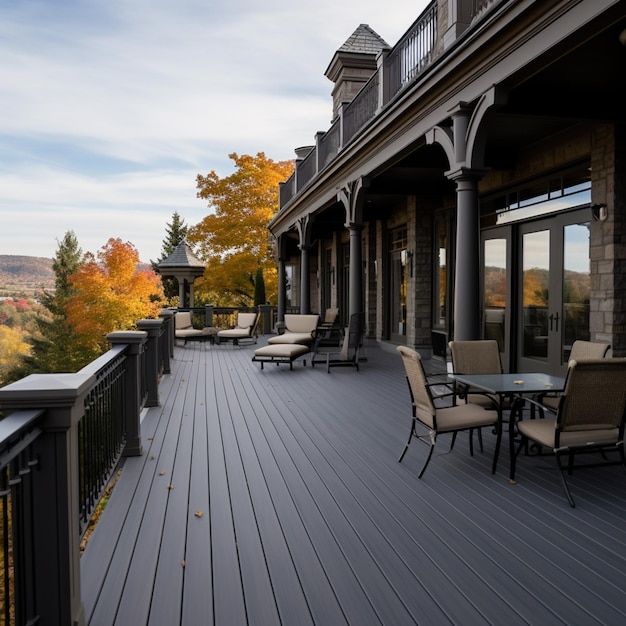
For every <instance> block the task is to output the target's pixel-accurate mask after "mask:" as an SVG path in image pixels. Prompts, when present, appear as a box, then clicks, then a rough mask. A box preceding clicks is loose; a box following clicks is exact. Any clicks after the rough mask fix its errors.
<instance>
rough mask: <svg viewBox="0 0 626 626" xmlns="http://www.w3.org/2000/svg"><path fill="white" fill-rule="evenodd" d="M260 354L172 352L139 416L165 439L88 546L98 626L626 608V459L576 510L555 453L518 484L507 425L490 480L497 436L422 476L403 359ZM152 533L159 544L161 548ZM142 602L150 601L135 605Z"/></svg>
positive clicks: (537, 615)
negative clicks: (275, 360)
mask: <svg viewBox="0 0 626 626" xmlns="http://www.w3.org/2000/svg"><path fill="white" fill-rule="evenodd" d="M262 343H263V342H262V340H260V342H259V344H260V345H262ZM253 350H254V346H250V347H247V348H233V347H231V346H229V347H224V346H222V347H210V346H208V345H206V346H205V345H204V344H188V346H187V348H184V349H182V348H179V349H177V350H176V353H175V359H174V362H173V366H172V375H170V376H168V377H165V378H166V379H165V380H164V381H163V382H164V383H165V384H163V383H162V386H161V388H160V391H161V390H162V391H163V395H162V398H161V399H162V406H161V407H155V408H152V409H150V410H149V411H148V413H147V415H146V417H145V418H144V423H143V424H142V431H143V435H144V437H145V438H147V437H148V436H153V439H152V440H151V441H144V447H145V449H146V452H145V454H144V456H143V457H139V458H131V459H127V462H126V464H125V466H124V470H123V471H122V477H121V478H120V481H119V483H118V486H117V487H116V489H115V490H114V492H113V496H112V498H111V501H110V503H109V506H108V507H107V510H105V514H104V515H103V518H102V520H101V522H100V523H99V525H98V528H97V529H96V533H95V534H94V538H92V540H91V542H90V544H89V546H88V548H87V553H86V555H85V556H86V557H87V558H85V557H83V563H84V564H85V567H88V566H90V565H91V564H93V563H96V562H97V564H98V566H97V567H96V568H95V569H94V571H95V573H91V572H89V573H87V572H84V573H83V577H82V578H83V588H85V587H86V586H87V585H92V584H93V585H94V586H95V587H96V589H97V590H93V589H92V588H91V587H90V589H89V590H88V591H87V590H85V592H84V594H83V595H84V597H85V604H86V608H87V612H88V616H91V615H92V613H93V619H92V621H91V622H90V623H91V624H107V626H108V625H109V624H112V623H113V621H111V620H109V621H107V620H108V619H109V618H110V616H111V615H115V614H116V613H117V614H118V617H119V619H118V621H117V623H119V624H124V625H126V624H132V626H135V624H146V623H148V621H147V620H148V614H149V615H150V617H151V622H150V623H152V624H154V625H156V626H160V625H161V624H163V625H164V626H170V625H171V624H174V623H179V622H178V621H177V619H178V617H177V616H179V615H182V618H181V621H180V623H181V624H184V625H187V624H213V623H215V624H216V625H218V626H223V625H224V624H227V625H228V626H230V624H240V623H241V624H246V623H250V624H252V623H258V624H272V626H273V624H274V623H282V624H291V623H294V617H295V619H296V620H297V619H298V618H299V617H302V618H303V619H301V620H299V621H298V623H306V621H309V620H310V623H317V624H333V625H334V624H343V623H346V624H359V625H360V624H369V623H382V624H393V626H395V625H396V624H403V623H415V622H419V623H437V624H439V623H485V624H487V623H491V624H500V623H503V621H506V623H511V624H516V623H529V624H544V623H581V620H583V621H584V623H590V624H591V623H605V624H613V623H620V622H621V621H623V619H624V617H626V599H625V597H624V593H623V589H624V588H626V550H625V546H626V528H625V525H624V524H623V519H624V515H625V512H626V478H625V476H624V472H623V471H622V470H621V469H620V468H603V469H600V470H585V471H581V472H580V473H578V472H575V474H574V476H573V477H572V478H571V479H570V484H571V486H572V491H573V493H574V497H575V498H576V500H577V503H578V507H577V508H576V509H570V507H569V506H568V504H567V501H566V500H565V498H564V495H563V493H562V488H561V485H560V483H559V478H558V474H557V473H556V471H555V470H553V469H550V470H546V469H545V468H544V467H545V465H546V463H544V462H543V461H545V462H547V464H548V466H550V465H549V464H550V463H553V460H552V459H543V460H538V459H536V458H533V459H530V458H528V459H527V458H520V460H519V467H518V479H519V483H518V484H516V485H509V484H508V446H507V445H506V444H507V434H506V433H505V434H504V436H503V448H502V451H501V458H500V464H499V469H498V474H497V475H496V476H492V475H491V473H490V464H491V453H492V446H493V439H494V438H493V437H492V436H491V435H487V434H486V433H485V435H484V438H485V453H484V454H481V453H480V452H478V451H475V455H474V457H470V456H469V452H468V439H467V437H459V438H458V439H457V442H456V445H455V448H454V450H453V451H452V453H451V454H441V453H442V452H447V450H448V447H449V439H443V440H442V441H438V445H437V450H436V452H435V455H437V456H436V458H433V459H432V461H431V463H430V465H429V468H428V470H427V472H426V474H425V476H424V478H423V479H422V480H418V479H417V473H418V471H419V469H420V468H421V464H422V463H423V460H424V458H425V457H424V455H425V453H426V451H427V448H426V446H424V445H422V444H420V443H419V442H417V441H414V442H412V444H411V447H410V448H409V451H408V452H407V455H406V456H405V459H404V461H403V463H402V464H399V463H397V456H398V454H399V452H400V451H401V449H402V447H403V446H404V443H405V441H406V436H407V434H408V427H409V424H410V399H409V394H408V388H407V386H406V381H405V379H404V374H403V370H402V367H401V361H400V359H399V357H397V355H396V354H395V353H392V352H387V351H384V350H379V349H377V348H376V347H374V346H372V347H371V348H370V349H368V361H367V362H366V363H364V364H363V367H362V368H361V371H360V372H356V371H355V370H354V369H352V368H336V369H333V370H331V374H327V373H326V370H325V368H319V367H318V368H314V369H313V368H311V367H310V365H307V366H306V367H300V366H299V365H297V366H296V367H295V368H294V370H293V371H290V370H289V368H287V367H285V366H279V367H276V366H274V367H269V366H268V367H267V368H264V370H263V371H262V372H261V370H260V368H259V367H258V366H257V365H256V364H254V363H252V362H251V356H252V354H253ZM433 365H434V366H435V367H434V369H435V370H436V369H437V368H438V367H440V366H438V365H437V364H436V363H433ZM175 381H177V382H175ZM151 428H152V429H153V430H151ZM149 433H150V434H149ZM174 442H175V443H174ZM441 444H443V445H441ZM475 447H477V446H475ZM181 455H182V456H183V457H185V458H182V459H181V458H179V457H180V456H181ZM150 457H155V458H154V459H152V460H150ZM160 464H161V465H162V467H157V466H159V465H160ZM542 465H543V466H544V467H542ZM163 468H164V469H165V470H166V471H167V472H168V473H167V475H166V476H164V477H162V476H159V471H160V470H162V469H163ZM177 472H180V473H179V474H177ZM174 477H175V478H174ZM161 479H164V480H163V482H161ZM170 480H171V482H172V484H174V489H173V490H169V491H170V492H169V494H167V497H166V502H165V503H163V502H162V500H163V494H162V490H161V487H162V486H163V484H165V485H167V482H166V481H170ZM179 480H180V481H183V482H186V483H187V484H185V485H182V486H180V487H179V485H178V482H179ZM131 482H133V483H134V484H133V485H130V484H129V483H131ZM152 499H154V502H152ZM118 505H120V507H122V508H124V511H123V512H122V513H120V510H119V509H118V508H117V507H118ZM196 510H201V511H203V515H202V517H199V518H198V517H195V516H194V512H195V511H196ZM150 511H155V512H156V511H158V514H156V515H154V516H152V515H149V512H150ZM120 533H121V534H120ZM127 533H128V535H127ZM118 535H119V537H118ZM148 535H149V536H150V537H152V538H154V541H157V542H160V543H159V545H161V548H160V550H159V548H158V547H157V548H156V551H157V553H158V554H157V556H156V557H155V556H154V554H152V555H148V553H147V550H148V544H149V542H148V541H147V540H146V537H147V536H148ZM240 540H243V541H241V543H240ZM92 550H93V552H90V551H92ZM181 551H182V552H183V554H184V556H183V557H181V558H184V559H185V561H186V565H185V567H184V568H183V567H181V565H180V560H181V558H179V554H180V552H181ZM144 560H145V561H146V562H145V564H144V563H143V562H140V563H138V562H137V561H144ZM101 561H102V562H103V563H107V562H108V563H110V565H109V566H108V568H107V566H105V565H102V564H101ZM172 561H176V562H175V565H176V568H175V570H174V571H172V572H170V569H169V567H170V565H171V562H172ZM105 574H108V577H107V578H104V576H105ZM170 576H172V578H171V579H170ZM120 578H121V581H120ZM103 579H104V582H103ZM170 580H171V581H172V589H168V588H167V586H168V581H170ZM153 585H154V593H153ZM100 588H101V589H102V592H99V591H98V590H99V589H100ZM157 589H158V590H159V591H157ZM98 593H100V601H99V603H98V606H97V610H96V611H95V612H93V606H92V604H93V602H94V601H95V599H96V598H97V597H98ZM134 594H138V596H139V598H140V602H139V605H138V606H137V607H136V612H134V613H132V612H127V610H126V606H128V605H129V604H130V603H131V602H132V600H133V598H134ZM165 601H167V602H169V606H166V602H165ZM109 603H110V604H111V605H112V607H113V608H110V607H107V606H103V605H106V604H109ZM118 604H120V610H119V612H117V605H118ZM181 604H182V606H181ZM169 609H171V611H170V610H169ZM213 618H215V620H214V621H213ZM172 620H174V621H172ZM305 620H306V621H305Z"/></svg>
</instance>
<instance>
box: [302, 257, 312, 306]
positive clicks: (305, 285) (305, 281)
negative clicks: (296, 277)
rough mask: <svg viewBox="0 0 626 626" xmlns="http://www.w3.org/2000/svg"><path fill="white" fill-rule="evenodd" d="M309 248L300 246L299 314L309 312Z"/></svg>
mask: <svg viewBox="0 0 626 626" xmlns="http://www.w3.org/2000/svg"><path fill="white" fill-rule="evenodd" d="M309 249H310V248H309V246H300V313H302V314H304V315H306V314H308V313H310V312H311V295H310V294H311V285H310V281H311V279H310V271H309Z"/></svg>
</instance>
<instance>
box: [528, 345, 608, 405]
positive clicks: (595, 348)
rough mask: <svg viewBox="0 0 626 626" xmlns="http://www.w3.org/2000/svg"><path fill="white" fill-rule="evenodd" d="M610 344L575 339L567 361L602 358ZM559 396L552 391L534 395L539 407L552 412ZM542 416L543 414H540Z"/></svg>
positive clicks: (557, 403)
mask: <svg viewBox="0 0 626 626" xmlns="http://www.w3.org/2000/svg"><path fill="white" fill-rule="evenodd" d="M610 347H611V346H610V345H609V344H608V343H598V342H594V341H583V340H581V339H577V340H576V341H574V343H573V344H572V350H571V352H570V355H569V361H570V362H571V361H577V362H578V361H584V360H587V359H603V358H604V357H605V356H606V354H607V352H608V351H609V348H610ZM559 398H560V396H559V395H557V394H553V393H542V394H538V395H537V396H535V398H534V399H535V400H536V401H537V402H538V403H539V405H540V408H541V409H548V411H551V412H552V413H556V411H557V409H558V408H559ZM542 417H543V414H542Z"/></svg>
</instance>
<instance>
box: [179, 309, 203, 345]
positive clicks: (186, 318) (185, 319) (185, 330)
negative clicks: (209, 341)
mask: <svg viewBox="0 0 626 626" xmlns="http://www.w3.org/2000/svg"><path fill="white" fill-rule="evenodd" d="M174 337H175V338H176V339H178V340H182V341H183V343H184V345H187V341H188V340H189V339H191V338H193V337H202V331H201V330H200V329H199V328H194V327H193V324H192V323H191V312H190V311H177V312H176V315H174Z"/></svg>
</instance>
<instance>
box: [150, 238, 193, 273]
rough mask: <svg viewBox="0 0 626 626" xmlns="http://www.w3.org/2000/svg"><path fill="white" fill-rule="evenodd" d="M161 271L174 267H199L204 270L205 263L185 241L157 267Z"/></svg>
mask: <svg viewBox="0 0 626 626" xmlns="http://www.w3.org/2000/svg"><path fill="white" fill-rule="evenodd" d="M157 267H158V268H159V269H165V268H174V267H180V268H184V267H189V268H191V267H198V268H202V269H204V263H203V262H202V261H200V260H198V259H197V258H196V257H195V256H194V255H193V252H192V251H191V248H190V247H189V245H188V244H187V243H186V242H185V241H183V242H181V243H179V244H178V246H176V248H175V249H174V252H172V254H170V255H169V256H168V257H167V258H165V259H163V260H162V261H161V262H160V263H159V264H158V266H157Z"/></svg>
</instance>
